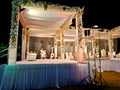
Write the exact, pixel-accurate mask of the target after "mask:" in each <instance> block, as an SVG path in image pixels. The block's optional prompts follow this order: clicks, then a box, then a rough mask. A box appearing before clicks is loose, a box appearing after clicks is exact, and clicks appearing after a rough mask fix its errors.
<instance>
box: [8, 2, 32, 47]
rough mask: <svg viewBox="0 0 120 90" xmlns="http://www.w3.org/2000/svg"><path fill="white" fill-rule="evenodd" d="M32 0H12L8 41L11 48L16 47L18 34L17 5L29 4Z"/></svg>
mask: <svg viewBox="0 0 120 90" xmlns="http://www.w3.org/2000/svg"><path fill="white" fill-rule="evenodd" d="M31 1H33V0H12V15H11V28H10V30H11V31H10V41H9V45H10V46H11V48H15V47H16V44H17V42H16V40H17V33H18V30H17V29H18V25H17V23H18V5H20V4H23V3H25V2H31Z"/></svg>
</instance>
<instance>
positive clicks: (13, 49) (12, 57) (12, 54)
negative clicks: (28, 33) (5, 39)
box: [8, 6, 19, 65]
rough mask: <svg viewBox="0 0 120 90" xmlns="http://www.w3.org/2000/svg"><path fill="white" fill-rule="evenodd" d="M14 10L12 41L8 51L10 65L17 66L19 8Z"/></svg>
mask: <svg viewBox="0 0 120 90" xmlns="http://www.w3.org/2000/svg"><path fill="white" fill-rule="evenodd" d="M13 8H14V10H15V11H12V16H13V17H12V19H11V31H10V40H9V49H8V64H9V65H10V64H15V63H16V59H17V43H18V26H19V16H18V13H19V12H18V11H19V8H17V7H16V8H15V7H14V6H12V9H13Z"/></svg>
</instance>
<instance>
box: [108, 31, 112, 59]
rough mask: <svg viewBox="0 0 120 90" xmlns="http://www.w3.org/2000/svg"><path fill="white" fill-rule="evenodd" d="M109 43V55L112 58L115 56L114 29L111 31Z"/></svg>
mask: <svg viewBox="0 0 120 90" xmlns="http://www.w3.org/2000/svg"><path fill="white" fill-rule="evenodd" d="M108 43H109V52H108V56H109V58H110V59H112V58H113V39H112V31H110V32H109V39H108Z"/></svg>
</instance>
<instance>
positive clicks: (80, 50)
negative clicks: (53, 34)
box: [76, 8, 85, 62]
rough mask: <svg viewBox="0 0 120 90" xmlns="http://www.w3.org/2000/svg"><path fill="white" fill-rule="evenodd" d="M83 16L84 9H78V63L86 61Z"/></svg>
mask: <svg viewBox="0 0 120 90" xmlns="http://www.w3.org/2000/svg"><path fill="white" fill-rule="evenodd" d="M82 14H83V9H80V8H78V11H77V15H76V46H77V48H76V57H77V61H78V62H83V59H84V56H83V54H84V45H85V42H84V38H83V35H84V32H83V23H82Z"/></svg>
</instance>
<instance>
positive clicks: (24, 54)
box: [22, 28, 27, 60]
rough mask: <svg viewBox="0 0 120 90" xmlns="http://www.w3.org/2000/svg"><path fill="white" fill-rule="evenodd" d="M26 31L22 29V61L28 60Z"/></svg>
mask: <svg viewBox="0 0 120 90" xmlns="http://www.w3.org/2000/svg"><path fill="white" fill-rule="evenodd" d="M26 40H27V38H26V29H25V28H23V29H22V60H25V59H26Z"/></svg>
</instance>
